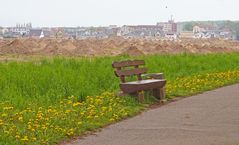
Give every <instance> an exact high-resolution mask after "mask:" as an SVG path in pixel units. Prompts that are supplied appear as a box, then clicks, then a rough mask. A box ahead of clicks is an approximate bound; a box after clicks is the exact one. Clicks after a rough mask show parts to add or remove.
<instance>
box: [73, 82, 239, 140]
mask: <svg viewBox="0 0 239 145" xmlns="http://www.w3.org/2000/svg"><path fill="white" fill-rule="evenodd" d="M72 145H239V85H233V86H228V87H224V88H220V89H217V90H214V91H210V92H206V93H203V94H200V95H196V96H193V97H188V98H185V99H182V100H179V101H176V102H172V103H169V104H167V105H165V106H162V107H159V108H157V109H152V110H149V111H147V112H145V113H142V114H141V115H139V116H136V117H134V118H131V119H128V120H125V121H122V122H119V123H116V124H114V125H111V126H108V127H106V128H105V129H103V130H102V131H101V132H98V133H96V134H95V135H89V136H87V137H85V138H82V139H79V140H76V141H74V142H72Z"/></svg>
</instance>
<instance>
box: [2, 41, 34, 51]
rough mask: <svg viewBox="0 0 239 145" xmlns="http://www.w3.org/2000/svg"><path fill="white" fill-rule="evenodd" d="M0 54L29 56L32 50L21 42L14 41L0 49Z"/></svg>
mask: <svg viewBox="0 0 239 145" xmlns="http://www.w3.org/2000/svg"><path fill="white" fill-rule="evenodd" d="M0 52H1V54H31V53H32V50H31V49H30V48H27V47H26V46H25V45H24V44H23V43H22V41H21V40H19V39H15V40H13V41H11V42H9V43H7V44H5V45H4V46H2V47H1V48H0Z"/></svg>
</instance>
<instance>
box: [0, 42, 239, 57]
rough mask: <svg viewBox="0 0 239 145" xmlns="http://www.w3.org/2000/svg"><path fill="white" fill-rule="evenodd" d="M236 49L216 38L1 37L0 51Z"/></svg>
mask: <svg viewBox="0 0 239 145" xmlns="http://www.w3.org/2000/svg"><path fill="white" fill-rule="evenodd" d="M235 51H239V42H237V41H231V40H219V39H181V40H177V41H169V40H160V39H124V38H118V37H117V38H109V39H95V38H94V39H93V38H91V39H83V40H75V39H45V38H44V39H32V38H29V39H15V40H11V39H3V40H0V54H43V55H72V56H102V55H104V56H115V55H121V54H126V55H131V56H138V55H148V54H178V53H203V54H204V53H214V52H235Z"/></svg>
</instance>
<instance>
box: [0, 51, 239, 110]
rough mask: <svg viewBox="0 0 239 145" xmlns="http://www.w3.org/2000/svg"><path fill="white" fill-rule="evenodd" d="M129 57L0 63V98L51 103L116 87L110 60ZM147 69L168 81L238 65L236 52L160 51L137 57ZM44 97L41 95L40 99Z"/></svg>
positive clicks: (23, 102)
mask: <svg viewBox="0 0 239 145" xmlns="http://www.w3.org/2000/svg"><path fill="white" fill-rule="evenodd" d="M125 59H129V57H116V58H112V57H100V58H76V59H75V58H54V59H51V60H48V59H45V60H42V61H37V62H34V61H30V62H9V63H0V74H1V75H0V96H1V98H0V100H11V101H13V102H16V101H17V102H18V105H19V106H21V105H23V106H24V105H25V104H26V103H29V102H34V103H38V104H43V103H44V104H46V105H51V104H52V103H54V102H55V101H57V100H59V99H62V98H64V97H65V96H69V95H75V96H78V97H79V98H80V99H82V100H83V99H84V97H86V96H88V95H98V94H100V93H102V92H104V91H117V90H118V89H119V88H118V84H119V79H118V78H116V77H115V75H114V73H113V69H112V67H111V63H112V62H113V61H115V60H125ZM139 59H144V60H145V61H146V66H147V67H148V68H149V72H163V73H164V74H165V76H166V79H167V80H168V81H171V80H172V81H173V80H174V79H175V78H177V77H186V76H193V75H197V74H205V73H210V72H220V71H227V70H237V69H239V68H238V67H239V65H238V64H239V54H212V55H186V54H185V55H176V56H175V55H162V56H150V57H147V56H145V57H140V58H139ZM43 98H44V99H43Z"/></svg>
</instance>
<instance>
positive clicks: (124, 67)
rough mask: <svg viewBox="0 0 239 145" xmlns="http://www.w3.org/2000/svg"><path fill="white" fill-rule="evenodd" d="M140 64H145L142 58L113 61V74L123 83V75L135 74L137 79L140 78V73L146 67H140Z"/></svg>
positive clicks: (143, 71) (144, 71) (142, 72)
mask: <svg viewBox="0 0 239 145" xmlns="http://www.w3.org/2000/svg"><path fill="white" fill-rule="evenodd" d="M140 65H145V62H144V60H127V61H119V62H113V64H112V67H113V68H115V75H116V76H117V77H120V80H121V82H122V83H125V77H128V76H134V75H136V76H137V79H138V80H142V77H141V74H144V73H146V72H147V68H140V67H139V66H140Z"/></svg>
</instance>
